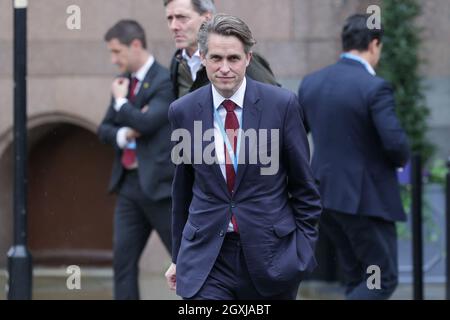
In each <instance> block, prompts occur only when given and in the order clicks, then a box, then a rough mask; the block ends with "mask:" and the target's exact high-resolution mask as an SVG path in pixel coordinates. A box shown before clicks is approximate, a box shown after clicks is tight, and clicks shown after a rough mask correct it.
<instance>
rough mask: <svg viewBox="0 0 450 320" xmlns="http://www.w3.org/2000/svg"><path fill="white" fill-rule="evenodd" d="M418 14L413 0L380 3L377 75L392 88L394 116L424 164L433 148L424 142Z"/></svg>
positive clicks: (425, 139)
mask: <svg viewBox="0 0 450 320" xmlns="http://www.w3.org/2000/svg"><path fill="white" fill-rule="evenodd" d="M420 14H421V7H420V4H419V1H417V0H395V1H394V0H383V2H382V21H383V25H384V29H385V33H384V38H383V43H384V45H383V51H382V57H381V61H380V69H379V71H380V72H379V73H380V75H381V76H382V77H383V78H385V79H386V80H388V81H389V82H390V83H391V84H392V85H393V87H394V90H395V99H396V104H397V110H396V111H397V114H398V116H399V118H400V121H401V123H402V125H403V128H404V129H405V131H406V133H407V134H408V137H409V140H410V143H411V147H412V150H413V152H416V153H420V154H421V155H422V157H423V160H424V163H426V161H427V160H428V159H429V158H430V157H431V156H432V154H433V152H434V146H433V145H432V144H431V143H430V142H429V141H428V140H427V138H426V131H427V129H428V127H427V117H428V115H429V113H430V111H429V109H428V107H427V106H426V104H425V99H424V95H423V88H422V86H421V77H420V75H419V66H420V63H421V62H422V61H420V59H419V56H418V51H419V48H420V44H421V39H420V34H421V31H422V30H421V29H420V28H419V27H418V26H417V25H416V24H415V19H416V18H417V17H418V16H419V15H420Z"/></svg>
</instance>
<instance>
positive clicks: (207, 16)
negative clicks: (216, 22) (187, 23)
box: [202, 12, 213, 21]
mask: <svg viewBox="0 0 450 320" xmlns="http://www.w3.org/2000/svg"><path fill="white" fill-rule="evenodd" d="M202 16H203V17H204V18H205V21H209V20H211V19H212V17H213V14H212V13H211V12H205V13H202Z"/></svg>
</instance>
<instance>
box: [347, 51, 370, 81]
mask: <svg viewBox="0 0 450 320" xmlns="http://www.w3.org/2000/svg"><path fill="white" fill-rule="evenodd" d="M341 58H347V59H351V60H354V61H358V62H359V63H361V64H362V65H363V66H364V67H365V68H366V70H367V72H369V73H370V74H371V75H373V76H375V75H376V72H375V70H374V69H373V67H372V66H371V65H370V64H369V63H368V62H367V60H365V59H364V58H361V57H360V56H357V55H355V54H352V53H349V52H344V53H343V54H341Z"/></svg>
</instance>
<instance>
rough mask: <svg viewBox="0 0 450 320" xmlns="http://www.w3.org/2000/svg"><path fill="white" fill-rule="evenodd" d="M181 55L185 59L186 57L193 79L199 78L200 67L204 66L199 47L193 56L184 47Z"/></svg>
mask: <svg viewBox="0 0 450 320" xmlns="http://www.w3.org/2000/svg"><path fill="white" fill-rule="evenodd" d="M181 56H182V57H183V59H186V61H187V64H188V66H189V69H190V70H191V77H192V81H195V79H197V71H198V70H200V67H201V66H202V59H201V57H200V50H198V49H197V51H195V53H194V54H193V55H192V57H189V55H188V54H187V51H186V49H183V51H181Z"/></svg>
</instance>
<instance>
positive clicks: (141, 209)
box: [114, 170, 172, 300]
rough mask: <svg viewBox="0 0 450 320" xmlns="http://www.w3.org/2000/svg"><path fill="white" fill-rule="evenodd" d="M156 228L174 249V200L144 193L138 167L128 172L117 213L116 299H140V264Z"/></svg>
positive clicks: (115, 229) (115, 249)
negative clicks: (152, 199) (172, 209)
mask: <svg viewBox="0 0 450 320" xmlns="http://www.w3.org/2000/svg"><path fill="white" fill-rule="evenodd" d="M153 229H156V231H157V232H158V234H159V236H160V238H161V240H162V242H163V243H164V245H165V247H166V249H167V250H168V252H169V253H170V252H171V243H172V240H171V201H170V199H167V200H162V201H158V202H154V201H151V200H149V199H148V197H147V196H145V194H144V193H143V192H142V189H141V187H140V184H139V177H138V174H137V170H134V171H131V172H127V173H126V174H125V177H124V180H123V182H122V184H121V188H120V192H119V195H118V199H117V205H116V210H115V214H114V298H115V299H117V300H123V299H139V285H138V275H139V272H138V264H139V259H140V257H141V254H142V251H143V250H144V248H145V245H146V243H147V240H148V238H149V236H150V234H151V232H152V230H153Z"/></svg>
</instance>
